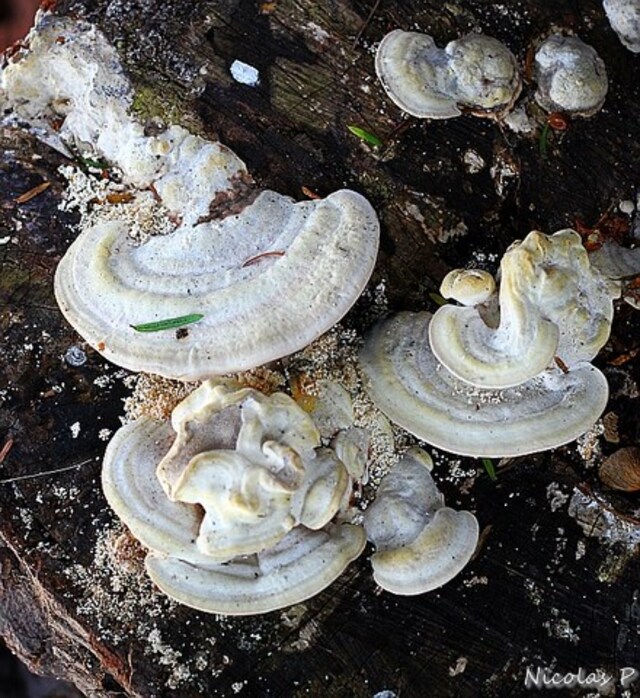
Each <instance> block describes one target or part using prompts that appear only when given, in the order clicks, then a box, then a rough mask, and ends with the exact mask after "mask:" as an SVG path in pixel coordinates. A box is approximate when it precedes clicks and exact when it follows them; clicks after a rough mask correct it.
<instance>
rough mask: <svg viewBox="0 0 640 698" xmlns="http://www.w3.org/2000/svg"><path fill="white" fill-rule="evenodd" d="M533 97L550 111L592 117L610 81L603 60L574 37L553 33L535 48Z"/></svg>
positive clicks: (597, 109) (600, 104) (600, 105)
mask: <svg viewBox="0 0 640 698" xmlns="http://www.w3.org/2000/svg"><path fill="white" fill-rule="evenodd" d="M534 69H535V78H536V80H537V82H538V89H537V90H536V93H535V100H536V102H538V104H539V105H540V106H541V107H542V108H543V109H545V110H547V111H549V112H556V111H561V112H565V113H567V114H572V115H573V116H592V115H593V114H595V113H596V112H597V111H599V110H600V109H601V108H602V105H603V104H604V100H605V97H606V95H607V90H608V88H609V82H608V80H607V71H606V68H605V65H604V62H603V60H602V59H601V58H600V56H598V54H597V53H596V51H595V49H593V48H592V47H591V46H589V45H588V44H585V43H584V41H582V40H581V39H579V38H578V37H577V36H562V35H561V34H553V35H552V36H550V37H549V38H548V39H545V40H544V41H543V42H542V44H540V46H539V47H538V50H537V51H536V55H535V60H534Z"/></svg>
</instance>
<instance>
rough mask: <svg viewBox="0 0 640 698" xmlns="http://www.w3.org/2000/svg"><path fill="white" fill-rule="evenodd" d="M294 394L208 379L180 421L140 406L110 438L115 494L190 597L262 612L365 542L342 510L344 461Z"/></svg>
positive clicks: (172, 589)
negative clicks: (161, 418)
mask: <svg viewBox="0 0 640 698" xmlns="http://www.w3.org/2000/svg"><path fill="white" fill-rule="evenodd" d="M319 446H320V437H319V434H318V431H317V429H316V428H315V426H314V424H313V422H312V420H311V418H310V417H309V416H308V415H307V414H306V413H305V412H304V411H303V410H302V409H301V408H300V407H298V406H297V405H296V403H295V402H294V401H293V400H292V399H291V398H290V397H288V396H286V395H284V394H282V393H276V394H274V395H271V396H265V395H263V394H262V393H259V392H257V391H256V390H253V389H250V388H240V387H238V386H237V385H236V384H234V383H232V382H230V381H222V380H220V381H206V382H205V383H203V384H202V385H201V386H200V387H199V388H197V389H196V390H195V391H194V392H193V393H191V395H189V396H188V397H187V398H186V399H185V400H184V401H183V402H182V403H180V404H179V405H178V406H177V407H176V408H175V410H174V412H173V414H172V419H171V422H164V423H158V422H154V421H153V420H151V419H149V418H145V417H143V418H140V419H138V420H136V421H135V422H132V423H131V424H128V425H126V426H124V427H122V428H121V429H120V430H119V431H118V432H117V433H116V434H115V436H114V437H113V439H112V440H111V442H110V443H109V445H108V447H107V451H106V454H105V458H104V464H103V471H102V484H103V490H104V493H105V496H106V497H107V500H108V502H109V504H110V505H111V507H112V508H113V510H114V511H115V512H116V514H117V515H118V516H119V517H120V518H121V519H122V521H123V522H124V523H125V524H126V525H127V526H128V527H129V529H130V531H131V533H132V534H133V535H134V536H135V537H136V538H137V539H138V540H139V541H140V542H141V543H142V544H143V545H144V546H145V547H146V548H148V549H149V551H150V552H149V554H148V556H147V561H146V566H147V571H148V573H149V575H150V576H151V578H152V579H153V580H154V582H155V583H156V584H157V585H158V586H159V587H160V589H161V590H163V591H164V592H165V593H167V594H168V595H170V596H172V597H173V598H175V599H177V600H178V601H180V602H181V603H184V604H186V605H188V606H192V607H194V608H198V609H200V610H204V611H209V612H213V613H224V614H234V615H248V614H254V613H264V612H267V611H270V610H274V609H276V608H281V607H284V606H288V605H291V604H294V603H298V602H300V601H303V600H304V599H306V598H309V597H310V596H313V595H314V594H317V593H318V592H320V591H321V590H322V589H324V588H325V587H327V586H328V585H329V584H330V583H331V582H332V581H333V580H334V579H336V578H337V577H338V576H339V575H340V574H341V573H342V571H343V570H344V569H345V567H346V566H347V565H348V564H349V562H351V561H352V560H353V559H355V558H356V557H358V555H360V553H361V552H362V549H363V548H364V545H365V535H364V532H363V530H362V528H360V527H358V526H354V525H352V524H349V523H344V522H341V521H340V517H339V513H340V509H341V507H342V506H343V505H344V503H345V500H346V499H347V498H348V494H349V492H350V485H351V480H350V478H349V475H348V473H347V470H346V468H345V466H344V465H343V464H342V462H341V461H340V460H339V459H338V458H337V457H336V456H335V454H334V453H333V451H331V450H330V449H323V448H319Z"/></svg>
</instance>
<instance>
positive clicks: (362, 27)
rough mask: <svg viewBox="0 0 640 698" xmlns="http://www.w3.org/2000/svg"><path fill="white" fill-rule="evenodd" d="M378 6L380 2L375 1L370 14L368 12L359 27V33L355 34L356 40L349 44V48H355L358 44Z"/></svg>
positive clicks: (378, 0)
mask: <svg viewBox="0 0 640 698" xmlns="http://www.w3.org/2000/svg"><path fill="white" fill-rule="evenodd" d="M379 5H380V0H376V1H375V2H374V3H373V7H372V8H371V12H369V16H368V17H367V19H365V21H364V24H363V25H362V26H361V27H360V31H359V32H358V33H357V34H356V38H355V39H354V40H353V43H352V44H351V48H355V47H356V46H357V45H358V42H359V41H360V39H361V38H362V35H363V34H364V31H365V29H366V28H367V27H368V26H369V23H370V22H371V20H372V19H373V15H375V13H376V10H377V9H378V6H379Z"/></svg>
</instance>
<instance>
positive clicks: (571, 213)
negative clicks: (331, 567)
mask: <svg viewBox="0 0 640 698" xmlns="http://www.w3.org/2000/svg"><path fill="white" fill-rule="evenodd" d="M55 12H56V13H58V14H63V15H68V16H77V17H82V18H84V19H87V20H88V21H90V22H93V23H95V24H97V26H98V27H99V28H100V29H101V30H102V31H103V32H104V33H105V34H106V36H107V37H108V38H109V39H110V40H111V41H112V42H113V43H114V44H115V45H116V47H117V48H118V51H119V52H120V55H121V57H122V59H123V61H124V64H125V66H126V68H127V70H128V72H129V73H130V76H131V78H132V80H133V82H134V84H135V87H136V100H135V105H134V108H135V110H136V112H137V113H138V115H139V118H141V119H145V118H149V119H151V118H161V119H164V120H165V121H166V122H168V123H182V124H183V125H185V126H187V127H188V128H189V129H191V130H192V131H194V132H197V133H199V134H201V135H203V136H205V137H211V138H212V137H215V138H217V139H219V140H220V141H222V142H223V143H224V144H226V145H228V146H229V147H231V148H232V149H233V150H234V151H235V152H236V153H237V154H238V155H239V156H240V157H241V158H243V159H244V160H245V162H246V163H247V166H248V168H249V171H250V172H251V173H252V174H253V176H254V177H255V178H256V180H257V181H258V183H259V184H260V185H261V186H264V187H268V188H272V189H275V190H276V191H279V192H282V193H284V194H288V195H290V196H293V197H294V198H298V199H300V198H303V197H304V193H303V187H304V188H306V189H308V190H311V191H313V192H317V193H318V194H320V195H326V194H328V193H330V192H331V191H334V190H336V189H339V188H342V187H345V186H348V187H350V188H353V189H355V190H357V191H359V192H361V193H363V194H364V195H366V196H367V197H368V198H369V200H370V201H371V202H372V204H373V205H374V207H375V208H376V210H377V212H378V215H379V217H380V220H381V224H382V246H381V252H380V257H379V262H378V266H377V268H376V271H375V273H374V278H373V280H372V284H373V285H374V286H375V285H377V284H380V283H381V282H384V285H385V289H386V295H387V298H388V302H389V307H390V310H392V311H396V310H401V309H409V310H418V309H424V308H425V307H426V308H431V309H434V307H435V306H434V301H433V300H432V299H431V298H430V296H429V294H430V293H432V292H434V291H437V289H438V287H439V284H440V281H441V280H442V277H443V276H444V274H445V273H446V272H447V271H448V270H449V269H451V268H454V267H457V266H465V265H468V264H469V263H472V262H473V263H474V264H476V265H481V266H485V267H486V268H488V269H490V270H492V271H495V267H496V259H497V258H499V257H500V256H501V255H502V253H503V252H504V250H505V249H506V247H507V246H508V245H509V244H510V243H511V242H512V241H513V240H514V239H516V238H521V237H523V236H524V235H525V234H526V233H527V232H529V231H530V230H533V229H539V230H542V231H544V232H553V231H555V230H557V229H560V228H566V227H574V226H576V224H577V221H578V224H580V223H581V225H582V226H583V228H585V227H588V226H591V227H596V226H597V224H598V221H601V219H602V217H603V216H605V215H607V216H609V217H611V216H612V215H618V216H621V217H622V218H623V219H624V221H625V225H626V226H627V227H628V232H627V234H626V243H627V244H631V243H633V242H634V241H636V240H637V236H638V235H640V231H639V227H638V225H637V224H638V221H637V220H636V219H635V218H633V216H629V215H627V214H623V213H620V212H619V211H618V210H617V207H618V204H619V202H621V201H632V202H634V203H633V210H634V211H635V210H636V204H635V201H636V187H637V185H638V182H639V181H640V142H639V140H638V128H637V123H638V114H639V113H640V57H639V56H636V55H634V54H632V53H630V52H629V51H627V50H626V49H625V48H624V47H623V46H622V45H621V44H620V42H619V41H618V39H617V37H616V36H615V35H614V33H613V32H612V30H611V28H610V27H609V24H608V22H607V20H606V17H605V15H604V12H603V10H602V7H601V5H600V3H599V2H596V0H583V2H580V3H577V2H574V1H573V0H557V1H556V2H554V3H540V2H536V0H506V1H505V2H503V3H500V4H493V5H491V4H489V3H486V2H483V1H482V0H454V1H453V2H450V3H441V2H436V1H435V0H420V1H418V0H407V1H405V2H399V1H392V0H382V2H379V1H376V2H374V1H373V0H367V1H365V0H326V1H325V2H321V3H318V2H314V1H313V0H276V1H275V2H254V1H253V0H251V1H249V0H210V1H208V2H204V1H200V0H162V1H160V0H148V1H147V2H144V3H143V2H125V0H109V1H108V0H75V1H74V0H61V1H59V2H58V4H57V7H56V8H55ZM397 27H399V28H402V29H407V30H409V29H414V28H419V29H420V30H421V31H425V32H427V33H429V34H431V35H433V36H434V38H435V39H436V41H437V42H438V44H439V45H444V44H445V43H446V42H447V41H449V40H451V39H453V38H456V37H458V36H459V35H461V34H463V33H465V32H467V31H469V30H472V29H474V28H476V27H479V28H481V29H482V30H483V31H484V33H486V34H488V35H491V36H495V37H496V38H498V39H500V40H502V41H504V42H505V43H507V45H508V46H509V47H510V48H511V50H512V51H513V52H514V53H515V54H516V55H517V57H518V59H519V61H520V63H521V65H527V64H528V63H530V57H531V54H530V49H531V46H532V45H533V44H534V42H535V41H536V40H537V39H539V38H540V37H542V36H544V35H545V34H546V33H548V32H549V31H550V30H551V29H552V27H554V28H559V29H560V30H566V31H571V32H575V33H576V34H578V35H579V36H580V37H581V38H582V39H583V40H585V41H586V42H588V43H590V44H591V45H593V46H594V47H595V48H596V50H597V51H598V53H599V54H600V56H601V57H602V58H603V60H604V61H605V64H606V66H607V70H608V74H609V79H610V90H609V94H608V96H607V101H606V103H605V107H604V109H603V110H602V111H601V112H600V113H599V114H597V115H596V116H594V117H592V118H590V119H576V120H574V121H573V122H571V123H570V124H569V128H568V129H567V130H566V131H562V132H560V131H554V130H552V129H545V127H544V121H543V118H542V117H540V120H539V122H538V124H537V127H536V130H535V131H534V132H533V133H532V134H530V135H523V134H516V133H513V132H512V131H510V130H509V129H508V128H506V127H505V126H504V125H502V124H500V123H499V122H496V121H493V120H487V119H479V118H476V117H473V116H470V115H464V116H461V117H459V118H456V119H452V120H447V121H442V122H433V121H432V122H428V121H421V120H418V119H414V118H407V117H406V116H403V115H402V114H401V112H400V111H399V110H398V109H397V108H396V107H395V106H394V105H393V104H391V103H390V102H389V101H388V100H387V98H386V97H385V95H384V93H383V91H382V89H381V87H380V85H379V84H378V82H377V80H376V78H375V74H374V70H373V55H374V48H375V44H376V42H378V41H379V40H380V39H381V38H382V36H383V35H384V34H385V33H386V32H387V31H389V30H391V29H393V28H397ZM234 60H240V61H243V62H244V63H247V64H249V65H251V66H253V67H254V68H256V69H257V70H258V73H259V83H258V84H257V85H256V86H249V85H244V84H241V83H238V82H236V81H235V80H234V79H233V77H232V75H231V73H230V66H231V64H232V63H233V61H234ZM534 89H535V88H534V86H533V85H532V84H530V83H529V82H527V83H525V94H526V93H529V94H530V93H531V92H532V91H533V90H534ZM353 124H355V125H358V126H360V127H362V128H364V129H366V130H367V131H369V132H371V133H374V134H376V135H378V136H379V137H380V138H382V140H383V142H384V144H383V146H382V147H381V148H379V149H373V148H371V147H370V146H369V145H367V144H366V143H365V142H363V141H361V140H359V139H358V138H357V137H355V136H354V135H353V134H351V133H350V132H349V130H348V128H347V127H348V125H353ZM543 132H544V135H543ZM0 140H1V146H2V148H1V155H0V191H1V192H2V200H1V202H0V206H1V215H0V265H1V272H0V291H1V296H0V297H1V299H2V316H1V320H0V323H1V329H2V337H3V341H2V346H1V348H0V353H1V358H2V363H1V365H0V401H1V408H0V449H1V451H0V453H1V454H2V455H1V457H0V460H1V462H0V561H1V567H0V569H1V575H0V599H1V604H0V635H1V636H2V637H3V638H4V639H5V641H6V642H7V644H8V645H9V646H10V647H11V648H12V650H13V651H14V652H15V653H17V654H18V655H19V656H20V657H21V658H22V659H23V660H24V661H25V662H26V663H27V664H28V665H29V667H30V668H31V669H33V670H34V671H36V672H40V673H46V674H53V675H57V676H60V677H63V678H65V679H68V680H70V681H72V682H74V683H75V684H76V685H77V686H78V688H79V689H80V690H82V691H83V692H84V693H85V694H86V695H88V696H91V695H95V696H109V695H113V696H131V697H140V698H152V697H158V698H159V697H161V696H175V695H180V696H182V697H184V698H190V697H191V696H193V697H195V696H202V695H207V696H230V695H234V694H238V695H241V696H242V695H248V696H263V695H265V696H266V695H274V696H303V695H312V696H315V695H318V696H320V695H323V696H325V695H330V696H350V697H351V696H357V697H360V696H362V697H363V698H364V697H370V696H373V695H375V694H376V693H380V692H383V691H391V692H392V693H393V694H395V695H397V696H402V697H403V698H408V697H410V696H424V695H430V696H459V697H464V696H469V697H471V696H474V697H476V696H504V695H513V696H516V695H525V694H527V693H528V691H527V690H526V689H525V687H524V679H525V675H526V671H527V668H528V667H529V668H535V667H541V668H550V669H553V670H554V671H557V672H560V673H561V674H566V673H568V672H574V673H575V672H577V671H578V669H579V668H580V667H582V668H583V669H585V671H586V672H587V673H589V672H595V671H596V670H598V669H600V670H602V671H605V672H607V673H608V674H610V675H613V676H614V681H615V683H616V686H617V689H618V690H621V687H620V682H619V672H620V670H621V669H622V668H623V667H635V668H637V669H639V670H640V642H639V637H638V635H639V623H638V621H639V619H640V601H639V595H640V575H639V573H638V566H637V550H638V543H639V541H640V519H639V518H638V517H637V516H636V511H637V510H638V507H639V502H638V495H620V494H618V495H613V494H612V493H611V492H609V491H606V490H605V488H604V486H603V485H602V483H600V481H599V480H598V477H597V470H596V468H594V467H589V465H590V463H591V464H593V463H596V464H597V463H599V462H600V460H601V457H602V456H601V454H602V453H604V454H607V453H609V452H611V451H613V450H615V449H616V448H618V446H626V445H634V444H636V445H637V444H638V441H639V433H638V432H639V424H638V419H637V410H638V394H639V391H638V380H639V378H640V376H639V375H638V369H639V365H640V364H639V361H638V360H637V358H636V354H637V353H638V349H639V348H640V344H639V341H640V332H639V317H638V316H637V315H635V314H634V313H635V312H636V311H634V310H633V309H631V308H630V307H629V306H627V305H625V304H623V303H622V302H620V303H619V307H618V308H617V315H616V319H615V323H614V327H613V333H612V336H611V339H610V341H609V343H608V344H607V346H606V347H605V349H604V350H603V351H602V352H601V354H600V356H599V357H598V359H597V361H596V363H597V364H598V365H599V367H600V368H602V369H603V370H604V372H605V373H606V374H607V377H608V379H609V382H610V384H611V388H612V390H611V401H610V404H609V406H608V408H607V412H608V413H609V414H612V415H614V416H613V417H609V418H608V419H609V426H608V432H605V435H604V436H600V437H597V438H595V437H594V440H593V441H594V444H591V446H593V448H594V451H593V454H591V455H592V457H591V458H589V455H590V454H588V453H586V454H585V450H588V448H589V446H590V444H588V443H586V444H583V448H582V450H581V452H578V450H577V449H576V446H575V444H572V445H569V446H567V447H564V448H560V449H557V450H555V451H553V452H547V453H542V454H538V455H535V456H527V457H523V458H518V459H515V460H513V461H510V462H508V463H504V464H502V466H503V467H500V468H499V474H498V478H497V480H496V481H495V482H493V481H491V480H490V479H489V478H488V477H487V476H486V474H484V472H483V470H482V466H481V465H480V464H479V463H478V462H477V461H474V460H473V459H468V458H452V457H450V456H447V455H446V454H439V455H438V456H437V458H436V463H437V466H438V465H439V466H440V467H439V469H438V467H437V468H436V470H435V471H434V474H435V477H436V479H437V481H438V482H439V484H440V485H441V487H442V489H443V491H444V493H445V496H446V497H447V501H448V502H450V503H451V505H452V506H456V507H461V508H468V509H471V510H473V511H475V512H476V514H477V517H478V519H479V521H480V523H481V527H482V529H483V531H482V536H481V546H480V547H479V550H478V552H477V554H476V557H475V558H474V560H473V561H472V563H471V564H470V565H469V566H468V567H467V568H466V569H465V570H464V572H463V573H462V574H461V575H459V576H458V577H457V578H456V579H455V580H453V581H452V582H451V583H450V584H448V585H447V586H445V587H444V588H442V589H441V590H438V591H436V592H432V593H429V594H426V595H421V596H417V597H396V596H392V595H390V594H388V593H386V592H383V593H378V591H377V590H376V588H375V584H374V582H373V581H372V578H371V573H370V566H369V562H368V560H367V555H366V554H365V555H363V556H362V557H361V558H360V559H359V560H358V561H356V562H355V563H353V564H352V565H351V566H350V567H349V568H348V570H347V572H346V573H345V574H344V575H343V576H342V577H341V578H340V579H339V580H338V581H337V582H336V583H335V584H333V585H332V586H331V587H330V588H329V589H327V590H326V591H325V592H323V593H322V594H320V595H319V596H318V597H316V598H314V599H311V600H309V601H307V602H305V603H303V604H299V605H298V606H295V607H293V608H290V609H285V610H283V611H276V612H273V613H270V614H266V615H264V616H257V617H251V618H228V617H214V616H210V615H207V614H203V613H199V612H196V611H194V610H191V609H188V608H185V607H182V606H179V605H177V604H174V603H172V602H171V601H169V600H168V599H166V598H165V597H164V596H162V595H161V594H160V593H159V592H157V591H156V590H154V589H153V587H152V585H151V583H150V582H149V581H148V580H147V579H146V577H145V575H144V572H143V570H142V567H141V562H140V560H141V557H140V555H141V551H140V549H139V548H138V547H137V546H136V544H135V543H134V542H132V541H131V539H130V538H129V537H128V535H127V533H126V531H125V530H124V529H123V528H122V527H121V525H120V524H119V523H118V522H117V521H116V520H115V518H114V515H113V514H112V513H111V511H110V509H109V508H108V506H107V504H106V502H105V500H104V498H103V495H102V493H101V489H100V461H101V458H102V455H103V453H104V448H105V439H106V438H108V435H109V434H111V433H112V432H113V431H114V430H115V429H117V428H118V426H119V425H120V419H119V418H120V416H121V414H122V399H123V398H124V397H125V396H126V395H127V394H128V388H127V386H126V378H127V375H128V374H127V372H126V371H124V370H121V369H118V368H117V367H114V366H112V365H109V364H108V363H107V362H106V361H105V360H104V359H103V358H102V357H101V356H99V355H98V354H97V353H95V352H94V351H92V350H91V349H90V348H88V347H86V346H84V345H83V344H82V340H81V338H79V337H78V336H77V335H76V334H75V333H74V331H73V330H72V329H71V328H70V327H69V326H68V325H67V324H66V323H65V321H64V320H63V319H62V316H61V315H60V313H59V311H58V309H57V306H56V303H55V301H54V298H53V292H52V277H53V272H54V269H55V266H56V263H57V261H58V260H59V259H60V257H61V256H62V254H64V252H65V250H66V248H67V246H68V245H69V244H70V242H71V240H72V239H73V237H74V235H75V231H74V227H73V226H74V222H75V217H74V215H72V214H69V213H65V212H63V211H61V210H59V208H58V205H59V202H60V198H61V192H62V190H63V188H64V186H65V182H64V178H63V177H62V176H61V175H60V174H59V172H58V168H59V167H60V165H62V164H65V162H66V160H65V158H64V157H62V156H61V155H59V154H57V153H56V152H54V151H52V150H51V149H48V148H47V147H45V146H43V145H42V144H41V143H39V142H37V141H35V140H34V139H33V138H32V137H31V136H28V135H25V134H24V133H21V132H20V131H18V130H15V129H9V128H4V129H3V130H2V132H1V135H0ZM470 152H472V153H473V158H474V161H475V162H480V163H482V165H481V166H480V167H479V169H478V170H477V171H475V169H474V171H470V169H469V165H468V162H469V157H468V156H467V157H466V158H465V154H468V153H470ZM44 181H46V182H50V183H51V185H50V186H49V188H48V189H46V191H43V192H42V193H40V194H39V195H38V196H34V197H33V198H32V199H31V200H29V201H27V202H24V203H18V202H17V201H16V199H17V197H19V195H21V194H23V193H24V192H26V191H29V190H31V189H32V188H33V187H35V186H36V185H38V184H39V183H41V182H44ZM605 220H606V219H605ZM601 225H602V224H601ZM366 303H367V301H366V299H365V300H363V301H361V302H359V303H358V304H356V306H355V308H354V309H353V310H352V311H351V313H350V316H349V317H348V318H347V322H350V323H352V325H353V326H354V327H357V328H358V329H361V330H364V329H366V320H365V317H366V312H365V311H366ZM73 347H76V348H77V349H81V350H82V352H84V353H85V355H86V361H84V362H82V363H81V364H80V365H73V364H74V363H77V362H70V361H69V360H68V357H69V354H68V352H69V350H70V349H71V348H73ZM65 356H66V357H67V359H65ZM614 422H616V423H617V429H616V430H613V427H612V424H613V423H614ZM614 432H615V433H614ZM616 438H617V439H618V443H616V442H615V439H616ZM429 450H432V449H429ZM461 485H465V486H464V487H462V488H461ZM579 520H580V521H582V525H579ZM603 526H604V529H603V528H602V527H603ZM369 552H370V551H369ZM639 686H640V681H638V683H637V685H634V686H632V687H631V688H630V690H631V691H632V693H631V694H630V695H640V693H638V691H640V688H638V687H639ZM383 695H390V694H383Z"/></svg>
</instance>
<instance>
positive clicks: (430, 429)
mask: <svg viewBox="0 0 640 698" xmlns="http://www.w3.org/2000/svg"><path fill="white" fill-rule="evenodd" d="M430 320H431V316H430V314H429V313H400V314H398V315H396V316H394V317H392V318H391V319H390V320H387V321H385V322H383V323H381V324H380V325H378V326H376V327H375V328H374V329H373V331H372V333H371V335H370V336H369V338H368V339H367V341H366V343H365V346H364V348H363V350H362V353H361V355H360V361H361V366H362V368H363V370H364V372H365V374H366V377H367V382H366V387H367V391H368V392H369V394H370V396H371V398H372V399H373V401H374V402H375V403H376V405H377V406H378V407H379V408H380V409H381V410H382V411H383V412H384V413H385V414H386V415H387V416H388V417H389V418H390V419H391V420H393V421H394V422H396V423H397V424H399V425H400V426H402V427H404V428H405V429H407V431H409V432H411V433H412V434H415V435H416V436H417V437H418V438H420V439H423V440H424V441H426V442H427V443H430V444H432V445H434V446H436V447H438V448H442V449H443V450H445V451H450V452H452V453H459V454H461V455H466V456H475V457H481V456H488V457H505V456H520V455H524V454H526V453H534V452H536V451H544V450H546V449H549V448H555V447H556V446H560V445H562V444H565V443H568V442H569V441H573V439H575V438H577V437H578V436H579V435H580V434H582V433H584V432H585V431H587V430H588V429H590V428H591V427H592V426H593V424H594V423H595V422H596V420H597V419H598V417H599V416H600V414H601V413H602V411H603V410H604V408H605V405H606V403H607V398H608V387H607V381H606V379H605V377H604V376H603V375H602V373H601V372H600V371H599V370H598V369H596V368H594V367H593V366H591V365H590V364H585V363H583V364H579V365H577V366H574V367H573V368H572V369H571V370H570V371H569V372H568V373H563V372H562V371H561V370H560V369H558V368H553V369H549V370H547V371H544V372H542V373H541V374H539V375H538V376H536V377H535V378H532V379H530V380H528V381H526V382H524V383H522V384H521V385H519V386H515V387H512V388H506V389H502V390H487V389H482V388H478V387H475V386H471V385H469V384H467V383H464V382H462V381H460V380H458V379H457V378H455V376H453V375H452V374H451V373H449V371H447V370H446V369H445V368H444V367H443V366H442V365H441V364H439V363H438V361H437V360H436V358H435V356H434V355H433V353H432V352H431V350H430V349H429V340H428V334H429V331H428V326H429V322H430Z"/></svg>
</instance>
